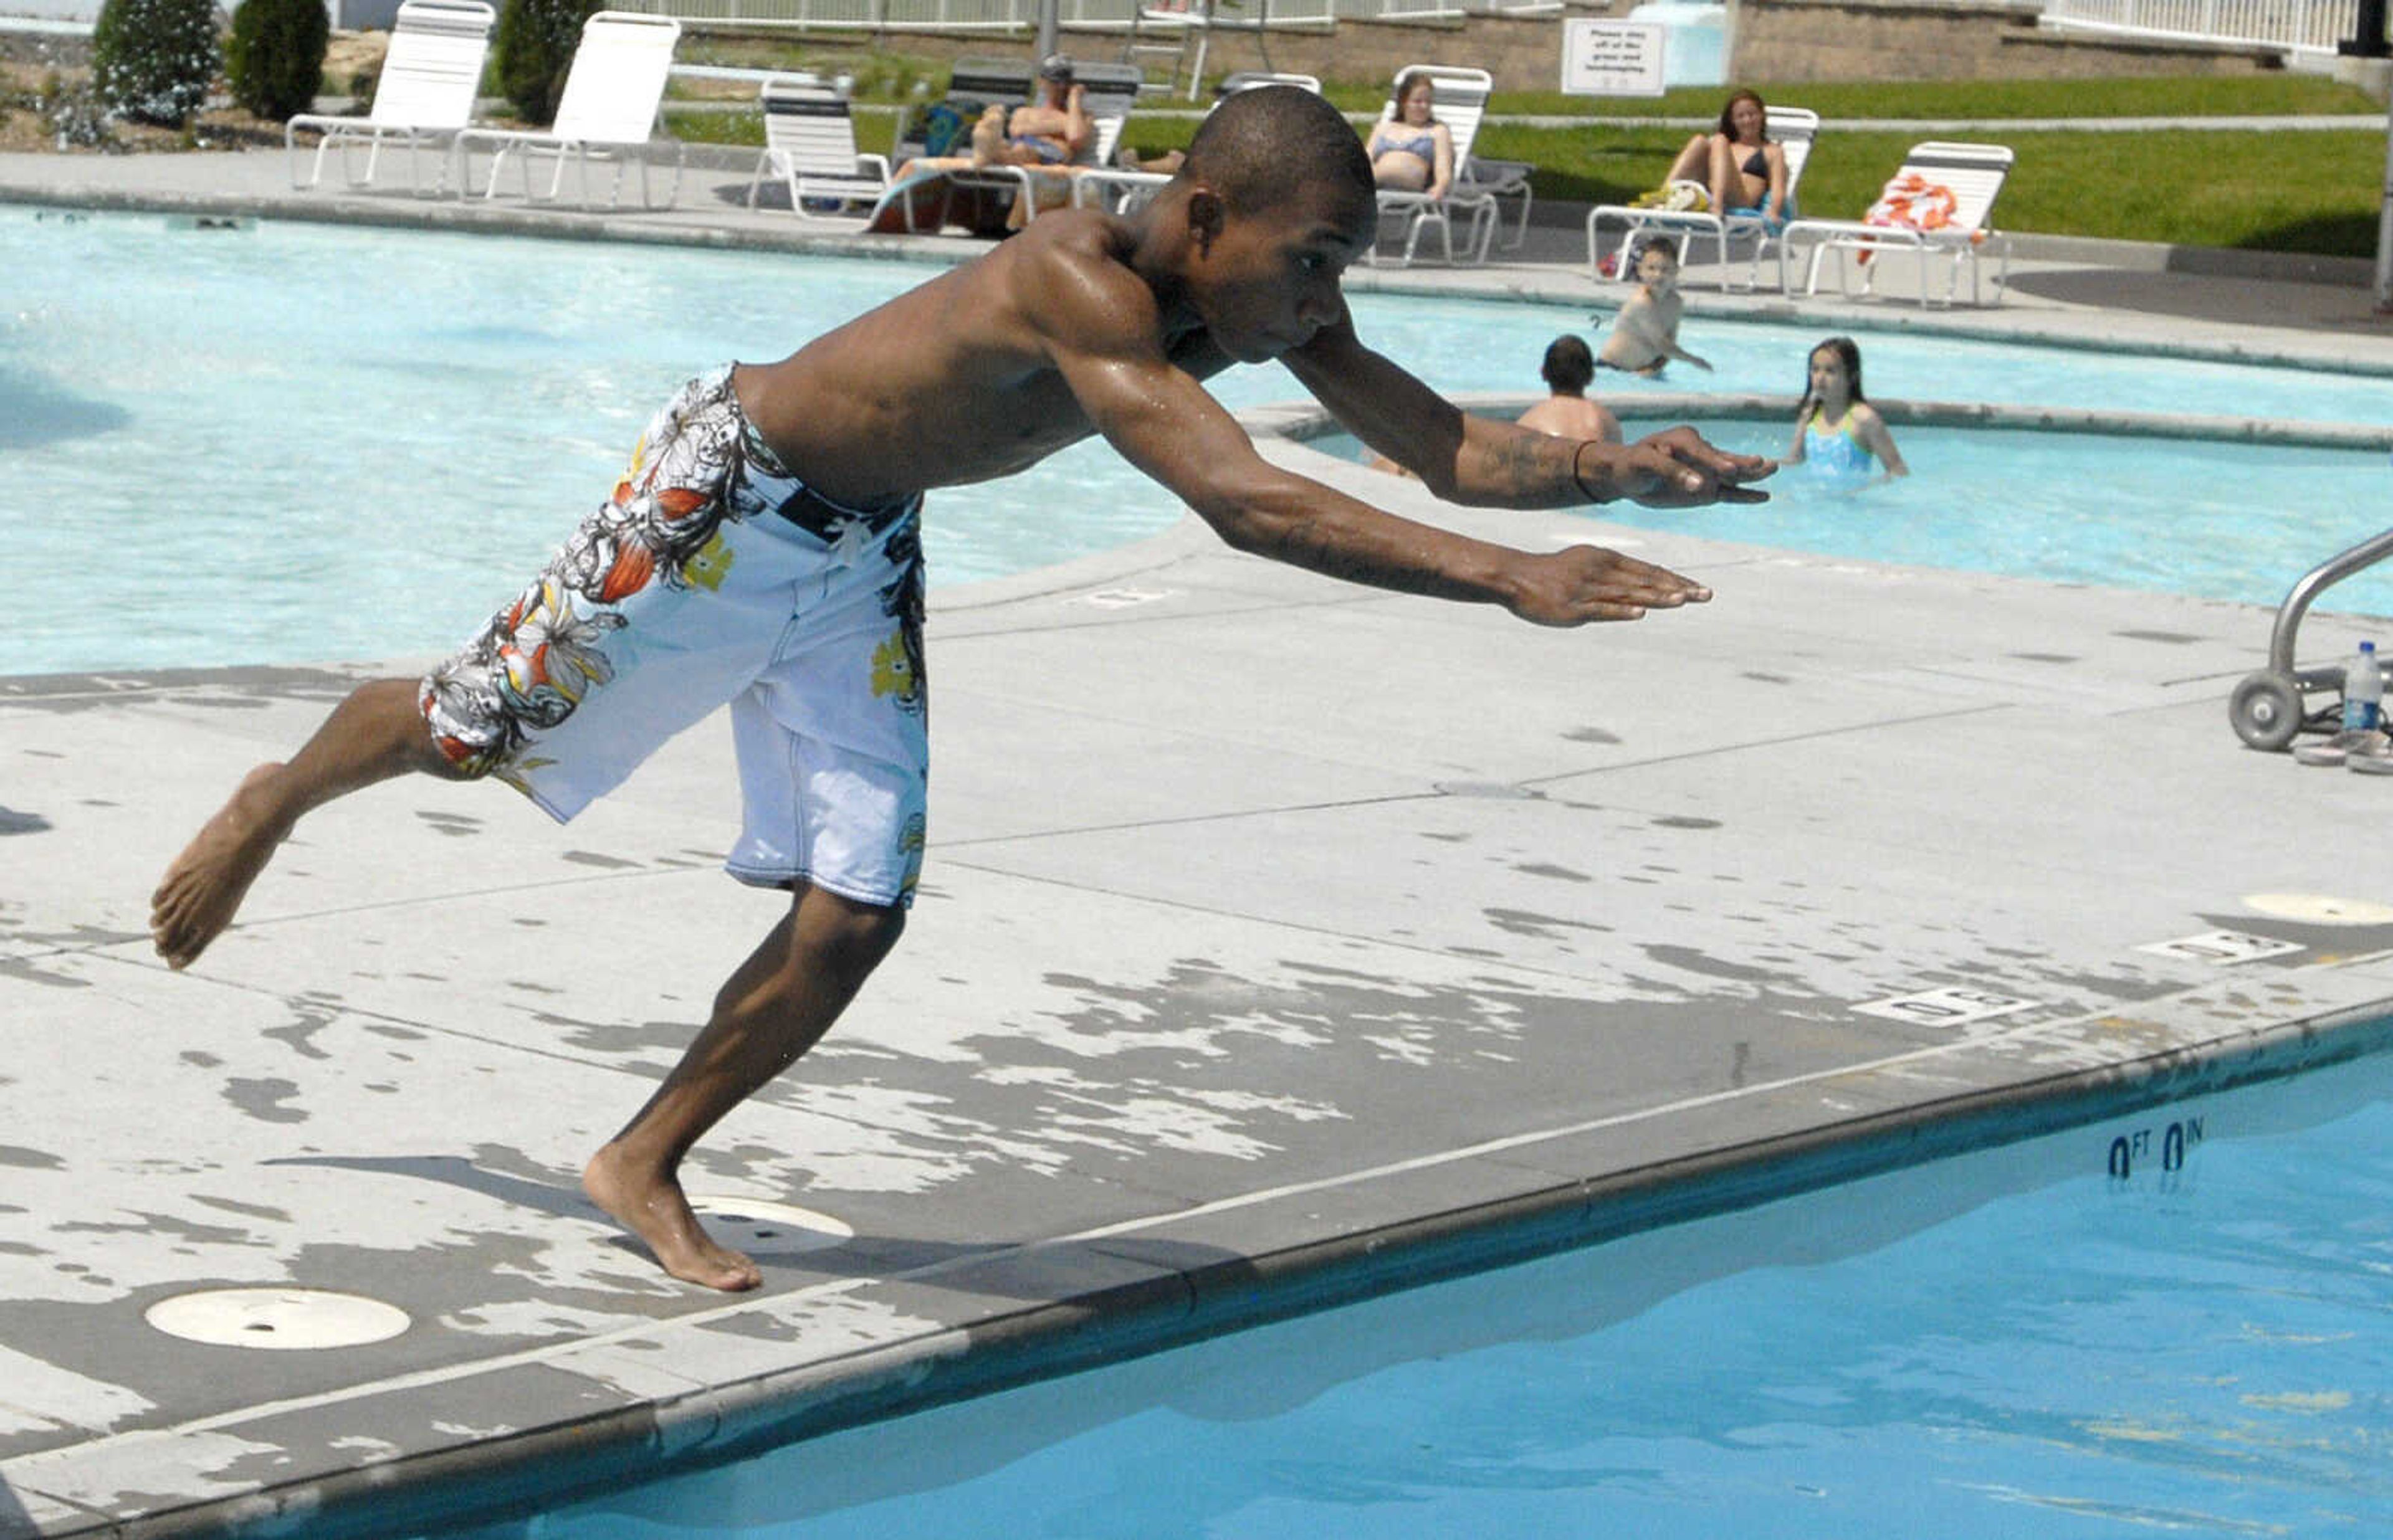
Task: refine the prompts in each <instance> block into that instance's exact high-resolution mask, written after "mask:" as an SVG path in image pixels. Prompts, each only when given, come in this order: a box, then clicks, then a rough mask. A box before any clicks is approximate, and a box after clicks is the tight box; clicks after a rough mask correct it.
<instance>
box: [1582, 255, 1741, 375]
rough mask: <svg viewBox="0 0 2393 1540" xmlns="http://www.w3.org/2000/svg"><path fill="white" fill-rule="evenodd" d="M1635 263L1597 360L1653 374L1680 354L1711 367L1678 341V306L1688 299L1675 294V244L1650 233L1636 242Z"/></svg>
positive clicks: (1704, 367)
mask: <svg viewBox="0 0 2393 1540" xmlns="http://www.w3.org/2000/svg"><path fill="white" fill-rule="evenodd" d="M1636 268H1637V292H1636V293H1635V294H1630V295H1629V296H1628V300H1627V302H1626V303H1624V304H1623V305H1622V306H1621V307H1620V313H1619V314H1618V315H1616V316H1615V317H1613V318H1612V334H1611V335H1609V336H1607V337H1605V338H1604V339H1603V351H1602V352H1601V353H1599V354H1597V355H1596V359H1595V361H1596V362H1598V363H1600V364H1602V365H1603V366H1604V367H1605V368H1606V369H1618V370H1624V371H1626V372H1629V373H1632V374H1645V375H1654V374H1659V373H1661V372H1662V366H1663V365H1665V364H1667V363H1668V362H1669V361H1670V360H1671V359H1685V360H1686V361H1687V362H1689V363H1691V364H1693V365H1694V366H1695V367H1696V368H1697V369H1701V370H1704V371H1706V372H1709V370H1710V369H1711V367H1712V366H1711V365H1710V364H1708V363H1706V362H1705V361H1704V360H1703V359H1699V358H1697V357H1695V356H1694V355H1693V353H1690V352H1688V351H1687V350H1686V349H1685V348H1683V347H1680V346H1679V312H1680V311H1681V310H1682V309H1684V308H1685V307H1686V303H1687V302H1686V300H1685V299H1684V298H1682V297H1681V296H1680V294H1679V248H1678V247H1677V246H1675V245H1673V244H1672V243H1671V242H1670V241H1668V240H1667V238H1665V237H1663V236H1658V235H1654V236H1648V237H1646V239H1645V241H1644V242H1643V243H1642V244H1641V245H1640V246H1639V247H1638V248H1637V256H1636Z"/></svg>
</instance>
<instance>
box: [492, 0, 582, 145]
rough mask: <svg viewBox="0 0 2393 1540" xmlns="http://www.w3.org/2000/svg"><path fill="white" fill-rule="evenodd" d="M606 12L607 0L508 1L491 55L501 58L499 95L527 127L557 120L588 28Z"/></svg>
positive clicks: (493, 41)
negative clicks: (596, 16)
mask: <svg viewBox="0 0 2393 1540" xmlns="http://www.w3.org/2000/svg"><path fill="white" fill-rule="evenodd" d="M604 8H605V0H506V7H505V8H504V9H503V10H501V11H500V12H499V31H498V35H497V36H496V37H494V38H493V39H491V42H490V51H491V52H492V53H493V54H495V55H496V56H497V59H498V67H499V90H500V92H501V93H502V94H503V96H505V98H507V100H508V101H509V102H510V103H512V104H513V105H514V107H515V110H516V111H517V113H519V114H520V115H521V116H522V118H523V120H524V121H525V122H526V123H536V124H546V123H552V122H554V121H556V102H557V98H559V97H562V96H563V95H564V94H565V76H566V73H567V72H569V71H570V70H571V69H572V68H573V50H574V49H575V48H576V47H578V46H581V43H582V23H583V22H584V21H587V20H590V18H591V17H592V16H593V15H594V14H595V13H596V12H598V11H600V10H602V9H604Z"/></svg>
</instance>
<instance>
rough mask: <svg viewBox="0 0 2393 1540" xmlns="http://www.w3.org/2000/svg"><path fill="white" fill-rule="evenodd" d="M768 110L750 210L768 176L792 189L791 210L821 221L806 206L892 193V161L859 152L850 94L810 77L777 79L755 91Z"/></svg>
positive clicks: (841, 204)
mask: <svg viewBox="0 0 2393 1540" xmlns="http://www.w3.org/2000/svg"><path fill="white" fill-rule="evenodd" d="M756 98H757V100H758V101H760V102H762V103H763V104H764V108H765V151H764V153H763V154H761V155H759V156H757V157H756V174H755V175H754V176H751V177H750V178H749V179H748V206H749V207H750V208H754V207H755V206H756V194H757V191H758V190H759V189H761V188H762V187H763V186H764V184H765V175H766V173H768V172H769V173H770V174H771V175H772V176H775V177H778V179H780V180H781V181H783V182H785V183H787V184H788V186H789V189H790V208H791V212H793V213H794V214H796V215H798V217H799V218H801V219H809V218H815V217H817V213H816V211H815V210H814V209H811V208H809V207H808V206H807V205H808V204H810V203H815V204H824V203H827V204H830V205H832V206H833V207H834V208H835V209H840V208H844V207H845V206H846V205H848V204H851V203H858V202H861V203H868V204H869V203H873V202H879V201H880V198H881V195H882V194H883V193H884V192H887V191H888V190H889V158H888V157H887V156H885V155H872V154H866V153H861V152H859V151H858V150H857V148H856V118H855V115H854V111H853V110H852V109H851V108H850V106H849V104H848V99H847V93H846V92H844V91H842V90H839V89H836V88H835V87H832V86H830V85H824V84H823V83H822V82H821V81H819V80H817V78H815V77H814V76H812V75H774V76H771V77H770V78H768V79H767V80H765V83H764V84H763V85H761V86H759V87H758V88H757V92H756Z"/></svg>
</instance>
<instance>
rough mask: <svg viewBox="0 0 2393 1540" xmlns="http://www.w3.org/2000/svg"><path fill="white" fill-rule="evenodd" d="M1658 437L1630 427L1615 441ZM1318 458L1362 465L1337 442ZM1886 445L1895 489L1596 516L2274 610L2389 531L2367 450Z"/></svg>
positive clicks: (2374, 590) (2386, 602)
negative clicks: (1906, 472) (2333, 563)
mask: <svg viewBox="0 0 2393 1540" xmlns="http://www.w3.org/2000/svg"><path fill="white" fill-rule="evenodd" d="M1664 426H1667V424H1666V423H1663V422H1661V421H1659V420H1656V421H1652V422H1639V421H1636V420H1635V419H1630V420H1628V421H1627V422H1626V423H1625V424H1624V431H1625V432H1626V433H1627V434H1628V436H1629V437H1635V436H1637V435H1639V434H1641V433H1650V432H1653V431H1654V430H1656V429H1658V428H1661V427H1664ZM1696 426H1697V427H1699V428H1700V429H1701V430H1702V431H1703V434H1704V436H1705V437H1706V438H1709V439H1710V440H1711V441H1712V442H1713V443H1716V444H1719V445H1720V446H1721V447H1722V448H1724V449H1730V450H1738V451H1741V452H1744V453H1747V454H1760V455H1771V456H1775V455H1780V454H1784V453H1785V452H1786V450H1787V447H1788V440H1789V439H1790V438H1791V437H1793V433H1792V430H1791V428H1782V427H1780V426H1779V425H1777V424H1762V423H1753V422H1720V423H1698V424H1696ZM1313 442H1314V447H1316V448H1318V449H1321V450H1324V451H1325V452H1327V453H1330V454H1333V455H1337V456H1339V457H1340V458H1345V459H1360V458H1363V457H1364V454H1363V450H1362V448H1361V446H1360V445H1358V444H1356V443H1355V442H1354V440H1353V439H1352V438H1350V437H1346V436H1344V435H1340V434H1333V435H1330V436H1327V437H1323V438H1319V439H1315V440H1314V441H1313ZM1895 443H1896V448H1898V449H1899V450H1901V451H1902V453H1903V463H1905V464H1906V465H1908V466H1909V467H1910V468H1911V472H1912V474H1911V475H1910V476H1907V477H1903V478H1902V479H1899V480H1895V481H1873V482H1870V483H1867V484H1864V485H1860V486H1856V485H1854V484H1853V483H1852V482H1850V481H1849V480H1844V479H1840V478H1837V477H1834V476H1827V475H1823V474H1821V473H1820V472H1819V471H1818V470H1817V469H1816V468H1815V467H1812V466H1811V465H1808V464H1801V465H1786V466H1784V467H1782V468H1781V469H1780V470H1779V472H1778V474H1777V475H1776V476H1773V477H1772V478H1771V480H1770V481H1769V482H1768V483H1767V485H1768V487H1769V489H1770V492H1771V501H1770V502H1766V503H1751V504H1741V505H1732V504H1722V505H1720V506H1717V507H1711V508H1705V509H1699V510H1694V511H1692V512H1685V511H1675V510H1674V511H1667V512H1664V511H1657V510H1654V509H1650V508H1641V507H1639V506H1637V505H1636V504H1635V503H1630V502H1617V503H1610V504H1607V505H1605V506H1603V507H1602V508H1598V509H1594V510H1591V514H1592V516H1594V517H1596V518H1599V519H1602V520H1603V521H1605V522H1608V523H1614V524H1626V525H1630V526H1634V527H1636V528H1640V529H1675V530H1682V531H1685V532H1688V533H1692V534H1700V535H1704V536H1706V537H1708V538H1710V539H1714V540H1726V541H1737V542H1746V543H1749V544H1754V545H1768V546H1776V547H1779V548H1781V549H1785V550H1790V551H1809V552H1813V553H1815V554H1818V555H1837V556H1855V555H1860V556H1866V557H1868V558H1869V559H1871V560H1873V561H1884V562H1894V563H1899V564H1901V565H1903V566H1907V567H1942V568H1956V569H1959V570H1963V571H1973V572H1999V573H2003V574H2005V575H2007V576H2010V577H2020V578H2037V579H2043V580H2046V581H2052V582H2093V583H2101V584H2105V585H2107V586H2110V587H2114V588H2139V589H2146V590H2151V591H2153V592H2158V593H2164V594H2194V595H2198V596H2200V597H2203V598H2212V599H2229V600H2235V601H2239V602H2243V603H2248V604H2264V605H2270V606H2273V605H2276V604H2277V603H2279V602H2280V601H2282V599H2283V598H2284V596H2285V591H2286V590H2287V589H2289V588H2291V587H2292V586H2293V584H2294V581H2295V579H2296V578H2299V577H2300V576H2301V575H2302V574H2303V573H2305V572H2307V571H2308V570H2309V569H2310V568H2313V567H2316V566H2317V565H2318V564H2319V563H2321V561H2324V560H2325V559H2326V558H2327V557H2328V556H2331V555H2334V554H2335V553H2336V552H2338V551H2342V550H2344V549H2346V548H2347V547H2349V546H2353V545H2357V544H2359V543H2360V542H2361V541H2363V540H2367V539H2369V538H2371V537H2372V536H2374V535H2376V534H2378V533H2379V532H2381V531H2382V530H2383V529H2385V528H2386V526H2387V525H2388V524H2393V467H2388V466H2387V464H2386V457H2385V456H2384V455H2382V454H2378V453H2373V452H2367V451H2361V450H2331V449H2300V448H2278V447H2273V446H2264V445H2255V444H2242V443H2227V442H2221V441H2216V440H2203V439H2191V440H2188V439H2167V438H2144V437H2115V436H2111V435H2105V434H2075V433H2033V432H2020V431H1995V430H1989V429H1975V430H1973V429H1968V428H1938V427H1904V428H1902V429H1900V430H1899V431H1897V432H1896V434H1895ZM2321 608H2322V609H2336V610H2346V611H2353V612H2358V613H2362V614H2370V615H2393V568H2375V569H2373V570H2371V571H2368V572H2364V573H2362V574H2360V576H2358V577H2355V578H2352V579H2349V580H2347V581H2344V582H2341V583H2338V584H2336V585H2335V586H2334V588H2333V589H2331V590H2330V591H2329V592H2328V594H2327V595H2326V598H2325V600H2324V602H2323V603H2322V604H2321Z"/></svg>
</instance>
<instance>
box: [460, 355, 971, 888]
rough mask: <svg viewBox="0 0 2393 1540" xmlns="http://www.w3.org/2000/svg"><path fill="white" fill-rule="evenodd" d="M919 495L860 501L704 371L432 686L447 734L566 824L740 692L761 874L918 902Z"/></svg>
mask: <svg viewBox="0 0 2393 1540" xmlns="http://www.w3.org/2000/svg"><path fill="white" fill-rule="evenodd" d="M921 514H922V498H921V497H920V496H919V495H916V496H911V497H909V498H907V499H905V500H903V501H902V502H895V503H890V504H887V505H884V506H882V507H876V508H851V507H847V506H844V505H843V504H840V503H837V502H831V501H830V499H828V498H825V497H823V496H821V495H820V494H818V493H817V492H815V491H813V490H812V489H809V488H807V487H806V485H805V484H804V482H803V481H801V480H800V479H799V478H798V477H797V476H795V475H793V474H792V473H791V471H790V470H789V469H788V468H787V467H785V466H784V465H782V464H781V463H780V462H779V461H778V459H777V458H775V457H774V455H773V453H772V451H771V450H769V449H767V448H766V447H765V443H764V441H763V440H762V439H761V438H759V437H757V436H756V434H755V432H754V430H753V429H752V427H751V426H750V424H749V423H748V420H747V416H746V414H745V413H743V412H742V411H740V410H739V398H737V397H736V396H735V395H734V394H733V393H732V389H731V366H729V365H726V366H724V367H723V368H721V369H718V370H714V371H713V372H709V373H706V374H703V375H701V376H700V377H699V378H698V379H695V380H693V381H691V382H690V383H689V384H688V385H685V386H684V387H683V388H682V390H681V391H680V393H679V394H678V395H676V396H675V397H674V398H673V400H672V401H671V402H669V403H667V405H666V406H665V408H664V409H663V410H662V411H660V412H658V413H657V415H656V418H655V419H654V420H653V421H652V422H650V423H649V424H648V427H647V432H645V433H644V434H642V435H641V437H640V441H639V444H638V445H637V446H636V447H635V448H634V450H633V451H632V463H631V466H630V468H629V469H628V470H626V471H625V472H624V473H623V476H622V479H621V481H619V482H617V483H616V486H615V489H614V494H613V495H612V496H611V497H609V498H608V501H607V502H606V503H605V504H604V505H603V506H601V507H600V508H599V510H598V511H597V512H596V513H595V514H594V515H592V516H591V517H590V518H589V519H588V520H587V521H586V522H584V523H583V524H582V527H581V528H580V529H577V530H575V531H574V533H573V536H572V538H571V539H570V540H569V541H567V542H566V543H565V546H564V548H563V549H562V550H561V551H559V552H558V553H557V555H556V556H555V558H553V559H552V560H551V561H550V563H549V564H548V566H547V567H546V568H544V569H543V571H542V572H541V574H540V576H539V577H538V578H537V579H535V580H534V581H532V583H531V585H530V587H528V588H526V589H525V590H524V591H523V593H522V594H521V595H520V596H518V597H517V599H516V601H515V602H514V603H513V604H511V605H509V606H507V607H505V608H504V609H502V610H501V611H499V613H498V614H496V615H494V616H492V617H491V619H490V623H489V624H488V625H486V626H484V627H483V628H482V630H481V631H480V633H477V635H476V636H475V637H474V639H473V640H472V641H470V642H468V643H466V644H465V646H464V647H463V648H462V649H460V650H459V651H458V653H457V654H456V655H455V656H454V657H452V658H451V659H448V660H447V661H446V662H444V663H442V664H441V665H440V666H439V667H438V668H436V669H434V670H433V671H432V672H430V673H429V674H426V675H425V678H424V681H423V684H422V685H421V687H420V689H419V692H418V696H417V700H418V704H419V706H420V707H421V709H422V711H423V712H424V717H425V724H426V725H427V726H428V727H429V729H430V731H431V733H432V737H433V741H434V743H435V744H436V745H437V746H438V748H439V750H440V751H441V753H442V754H443V755H444V756H445V757H446V758H447V759H448V761H449V763H451V764H452V765H454V766H456V767H457V768H458V769H459V770H460V771H461V772H463V773H464V774H466V775H469V776H482V775H488V776H493V777H497V778H498V779H500V780H503V781H504V782H506V783H507V784H508V785H511V786H513V787H515V788H516V789H517V790H520V791H522V792H523V793H524V794H525V795H527V796H529V797H530V798H531V800H532V801H533V802H535V803H538V804H540V806H541V807H542V808H543V809H544V810H545V811H546V812H547V813H548V814H549V815H550V816H552V817H554V818H556V819H557V820H558V821H559V822H563V821H565V820H567V819H569V818H571V817H572V816H574V815H575V814H576V813H579V812H580V811H581V810H582V808H583V807H585V806H587V805H588V804H589V803H591V802H592V801H593V800H594V799H595V798H597V797H599V796H602V795H604V794H605V793H606V792H608V791H610V790H613V789H614V788H615V787H616V786H618V785H620V784H621V782H622V780H623V778H624V777H627V776H629V775H630V774H631V773H632V771H633V770H634V769H635V768H637V767H638V765H639V764H640V763H641V762H642V761H644V760H646V759H647V757H648V755H649V754H651V753H653V752H655V751H656V750H657V749H658V748H659V747H660V746H661V745H662V744H663V743H664V741H665V740H666V739H667V738H670V737H673V735H674V734H676V733H678V732H680V731H681V730H682V729H683V728H685V727H687V726H689V725H691V724H694V723H696V722H697V721H699V720H700V718H702V717H704V716H706V715H708V714H709V713H710V712H712V711H713V710H714V709H715V708H716V707H717V706H720V705H723V704H725V703H726V702H728V703H729V705H730V707H731V726H732V737H733V742H734V746H735V750H736V751H737V754H738V759H739V785H740V802H741V825H742V827H741V831H740V836H739V843H738V845H737V846H735V847H734V848H733V850H732V853H731V855H730V858H729V859H728V860H727V861H726V863H725V866H726V869H727V870H728V871H729V872H730V873H731V875H732V876H734V877H736V878H739V880H740V881H744V882H752V883H755V884H757V885H759V886H766V887H792V886H795V885H796V884H798V883H801V882H804V883H808V884H811V885H813V886H816V887H820V888H824V889H828V890H829V891H830V892H832V893H835V894H840V895H842V896H843V897H846V898H852V899H855V900H857V902H859V903H865V904H873V905H904V904H909V903H911V902H912V899H913V894H914V886H915V883H916V882H917V881H918V880H919V879H920V877H921V875H922V845H923V839H924V834H925V830H926V823H925V815H926V812H927V791H928V788H929V777H930V734H929V727H928V705H929V702H928V695H927V689H926V681H925V678H924V675H923V671H922V590H923V573H922V539H921V522H920V520H921Z"/></svg>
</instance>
